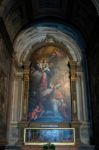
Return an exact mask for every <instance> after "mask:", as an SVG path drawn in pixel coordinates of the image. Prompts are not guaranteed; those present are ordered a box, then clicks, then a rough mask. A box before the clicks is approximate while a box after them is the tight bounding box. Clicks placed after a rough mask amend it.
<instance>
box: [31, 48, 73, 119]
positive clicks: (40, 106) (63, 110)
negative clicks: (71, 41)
mask: <svg viewBox="0 0 99 150" xmlns="http://www.w3.org/2000/svg"><path fill="white" fill-rule="evenodd" d="M68 61H69V59H68V57H67V56H66V55H65V53H64V52H63V51H62V50H60V49H58V48H56V47H53V46H47V47H43V48H41V49H39V50H38V51H36V52H34V53H33V55H32V57H31V65H30V83H29V85H30V86H29V106H28V120H29V121H30V122H70V121H71V98H70V78H69V67H68Z"/></svg>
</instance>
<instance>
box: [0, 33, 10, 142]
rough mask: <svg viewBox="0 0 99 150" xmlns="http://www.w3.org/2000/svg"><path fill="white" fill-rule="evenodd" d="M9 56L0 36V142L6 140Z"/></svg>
mask: <svg viewBox="0 0 99 150" xmlns="http://www.w3.org/2000/svg"><path fill="white" fill-rule="evenodd" d="M10 70H11V56H10V55H9V53H8V51H7V49H6V47H5V44H4V41H3V39H2V36H1V38H0V144H4V143H5V142H6V130H7V122H8V107H9V94H8V93H9V80H10Z"/></svg>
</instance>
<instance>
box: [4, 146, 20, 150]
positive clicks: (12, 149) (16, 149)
mask: <svg viewBox="0 0 99 150" xmlns="http://www.w3.org/2000/svg"><path fill="white" fill-rule="evenodd" d="M4 150H21V147H19V146H5V149H4Z"/></svg>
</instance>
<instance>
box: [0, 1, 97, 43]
mask: <svg viewBox="0 0 99 150" xmlns="http://www.w3.org/2000/svg"><path fill="white" fill-rule="evenodd" d="M95 2H96V1H94V3H93V2H92V1H91V0H76V1H75V0H2V1H1V4H0V16H1V17H2V19H3V21H4V23H5V25H6V29H7V31H8V34H9V36H10V39H11V41H12V42H13V40H14V39H15V37H16V35H17V34H18V33H19V32H20V30H21V29H22V28H24V27H27V26H29V25H31V24H33V23H35V22H38V21H44V20H49V21H56V22H57V21H58V22H62V23H66V24H72V25H74V26H75V27H77V28H78V29H79V30H80V31H81V32H82V34H83V35H84V36H85V38H86V39H88V38H90V36H91V34H92V31H93V30H94V28H95V25H96V24H97V18H98V13H97V11H96V7H95V5H96V6H97V4H96V3H95Z"/></svg>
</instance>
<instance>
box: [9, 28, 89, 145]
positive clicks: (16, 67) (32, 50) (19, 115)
mask: <svg viewBox="0 0 99 150" xmlns="http://www.w3.org/2000/svg"><path fill="white" fill-rule="evenodd" d="M66 31H68V32H66ZM75 33H76V32H75V31H74V32H73V31H72V30H70V29H69V30H66V28H65V29H64V28H63V30H62V29H60V28H58V26H57V28H56V27H53V26H52V27H51V26H50V27H49V26H33V27H30V28H28V29H26V30H24V31H22V32H21V33H20V34H19V35H18V37H17V38H16V40H15V42H14V50H15V53H14V63H13V74H14V81H13V85H12V86H13V90H12V108H13V109H12V110H11V111H12V113H11V124H10V129H11V125H13V124H14V125H15V126H17V124H18V123H21V124H22V126H23V127H27V126H28V125H30V124H29V123H31V126H33V127H35V126H36V127H42V125H44V123H45V124H46V123H47V122H48V121H46V122H43V123H42V121H38V123H36V124H35V121H33V119H34V120H36V118H32V121H31V122H30V121H29V120H28V113H31V112H29V105H30V104H29V100H30V97H29V89H30V83H31V82H30V81H31V74H30V72H31V66H32V65H34V60H36V61H35V62H36V63H37V60H38V61H39V62H40V59H41V58H42V59H43V57H45V56H43V55H44V53H45V52H49V51H50V50H52V49H54V50H53V51H56V54H57V53H60V55H61V60H65V61H66V64H64V65H63V66H65V69H66V67H67V74H68V84H69V91H70V92H69V96H70V97H69V100H70V101H69V102H70V106H69V104H68V106H69V107H70V109H69V114H70V117H69V119H67V120H68V121H67V120H65V117H63V120H64V121H60V122H57V121H56V122H55V121H54V122H53V121H49V122H48V124H51V125H53V126H54V125H56V126H57V127H74V128H75V131H76V144H77V143H83V144H89V142H90V134H89V126H90V122H89V121H88V95H87V94H86V93H87V92H86V88H87V86H86V84H85V82H86V74H85V72H86V70H84V69H85V68H86V67H87V65H86V60H85V49H84V47H83V46H81V43H82V42H81V39H80V40H79V38H80V35H79V34H77V33H76V34H75ZM72 34H73V35H72ZM74 35H76V38H75V36H74ZM78 35H79V36H78ZM73 37H74V38H73ZM81 38H82V37H81ZM77 39H78V40H77ZM79 41H80V42H81V43H80V44H79ZM40 51H41V54H42V55H40V57H41V58H40V57H37V58H38V59H35V58H36V56H37V53H39V52H40ZM53 53H54V52H51V54H53ZM47 54H49V53H47ZM38 55H39V54H38ZM46 58H48V55H47V57H46ZM44 59H45V58H44ZM47 63H49V62H47ZM57 64H58V62H57ZM83 64H84V65H85V68H84V67H83ZM43 65H44V62H43ZM48 65H49V64H48ZM32 67H33V66H32ZM54 68H55V64H54ZM60 69H61V68H60ZM65 71H66V70H65ZM65 71H63V70H62V72H63V73H64V72H65ZM42 72H44V71H42ZM57 74H59V72H58V73H57ZM60 76H61V75H60ZM58 78H59V77H58ZM60 78H61V77H60ZM58 80H59V79H58ZM58 80H56V82H57V81H58ZM65 80H66V79H65ZM62 82H63V80H62ZM64 82H65V81H64ZM51 84H52V83H51ZM53 84H55V83H54V82H53ZM64 84H65V83H64ZM50 86H51V85H50ZM50 88H51V87H50ZM64 100H65V97H64ZM60 101H61V100H60ZM19 103H20V105H19ZM64 104H65V105H66V103H64ZM59 105H61V104H59ZM43 107H44V106H43ZM35 108H36V105H35V107H33V109H35ZM43 109H44V108H43ZM65 109H66V106H65ZM17 110H18V111H17ZM65 113H66V112H64V114H65ZM62 115H63V114H62ZM48 124H47V125H46V126H48ZM83 130H85V131H87V132H86V133H87V135H85V136H84V135H83ZM15 132H17V131H15ZM11 134H12V133H11ZM12 138H13V136H12ZM86 139H87V140H86ZM21 140H22V139H21Z"/></svg>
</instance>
